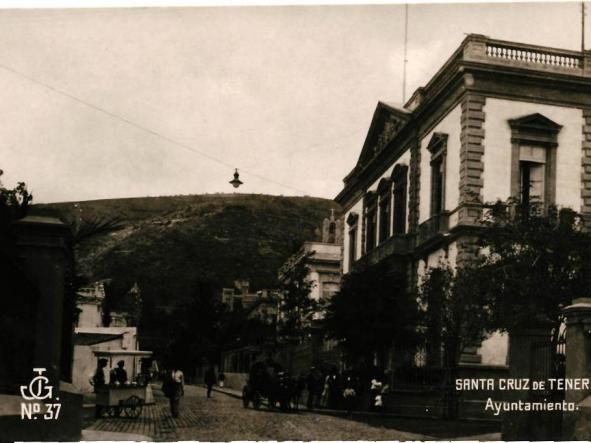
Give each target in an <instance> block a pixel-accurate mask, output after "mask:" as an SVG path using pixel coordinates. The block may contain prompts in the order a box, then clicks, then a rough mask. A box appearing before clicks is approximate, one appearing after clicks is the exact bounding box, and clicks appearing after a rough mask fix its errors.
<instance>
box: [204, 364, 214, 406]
mask: <svg viewBox="0 0 591 443" xmlns="http://www.w3.org/2000/svg"><path fill="white" fill-rule="evenodd" d="M215 380H216V377H215V371H214V369H213V366H210V367H209V368H207V371H205V377H204V381H205V384H206V385H207V398H211V391H212V389H213V385H215Z"/></svg>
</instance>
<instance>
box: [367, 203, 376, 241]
mask: <svg viewBox="0 0 591 443" xmlns="http://www.w3.org/2000/svg"><path fill="white" fill-rule="evenodd" d="M376 223H377V214H376V208H375V206H374V207H373V208H370V209H369V210H368V211H367V241H366V246H365V250H366V251H371V250H372V249H373V248H374V247H375V245H376Z"/></svg>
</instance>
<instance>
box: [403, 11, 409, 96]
mask: <svg viewBox="0 0 591 443" xmlns="http://www.w3.org/2000/svg"><path fill="white" fill-rule="evenodd" d="M407 45H408V3H406V4H405V5H404V63H403V72H402V105H404V104H405V103H406V64H407V63H408V59H407V58H406V49H407Z"/></svg>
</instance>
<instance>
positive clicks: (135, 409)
mask: <svg viewBox="0 0 591 443" xmlns="http://www.w3.org/2000/svg"><path fill="white" fill-rule="evenodd" d="M143 403H144V402H143V400H142V399H141V398H139V397H138V396H137V395H132V396H131V397H129V398H128V399H127V400H125V401H124V402H123V404H122V407H123V411H124V413H125V416H126V417H129V418H138V417H139V416H140V414H141V413H142V409H143Z"/></svg>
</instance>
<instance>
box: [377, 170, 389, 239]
mask: <svg viewBox="0 0 591 443" xmlns="http://www.w3.org/2000/svg"><path fill="white" fill-rule="evenodd" d="M391 188H392V182H391V181H390V180H389V179H384V178H383V179H382V180H380V184H379V185H378V194H379V196H380V205H379V206H380V224H379V229H380V232H379V241H380V243H382V242H383V241H385V240H386V239H387V238H388V237H389V236H390V200H391V196H390V189H391Z"/></svg>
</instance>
